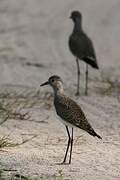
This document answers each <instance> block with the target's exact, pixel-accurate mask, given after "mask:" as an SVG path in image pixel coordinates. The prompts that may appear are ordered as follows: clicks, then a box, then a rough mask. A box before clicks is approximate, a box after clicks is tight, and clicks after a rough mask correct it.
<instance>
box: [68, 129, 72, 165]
mask: <svg viewBox="0 0 120 180" xmlns="http://www.w3.org/2000/svg"><path fill="white" fill-rule="evenodd" d="M72 149H73V128H72V136H71V147H70V159H69V164H71V157H72Z"/></svg>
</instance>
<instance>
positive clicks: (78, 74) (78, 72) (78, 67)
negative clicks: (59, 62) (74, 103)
mask: <svg viewBox="0 0 120 180" xmlns="http://www.w3.org/2000/svg"><path fill="white" fill-rule="evenodd" d="M76 63H77V92H76V94H75V95H76V96H79V95H80V91H79V89H80V66H79V59H78V58H76Z"/></svg>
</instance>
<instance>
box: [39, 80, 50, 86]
mask: <svg viewBox="0 0 120 180" xmlns="http://www.w3.org/2000/svg"><path fill="white" fill-rule="evenodd" d="M48 84H49V82H48V81H47V82H45V83H43V84H41V85H40V86H45V85H48Z"/></svg>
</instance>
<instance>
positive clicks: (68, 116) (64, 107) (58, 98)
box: [40, 75, 102, 164]
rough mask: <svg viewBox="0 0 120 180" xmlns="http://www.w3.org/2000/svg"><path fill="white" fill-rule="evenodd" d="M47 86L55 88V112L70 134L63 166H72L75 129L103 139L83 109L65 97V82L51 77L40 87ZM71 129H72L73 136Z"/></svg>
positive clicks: (56, 77) (57, 77) (55, 76)
mask: <svg viewBox="0 0 120 180" xmlns="http://www.w3.org/2000/svg"><path fill="white" fill-rule="evenodd" d="M45 85H50V86H51V87H52V88H53V91H54V106H55V110H56V113H57V115H58V116H59V117H60V120H61V122H62V123H63V124H64V125H65V128H66V130H67V134H68V144H67V148H66V152H65V156H64V159H63V162H62V163H61V164H71V157H72V147H73V128H74V127H77V128H80V129H82V130H84V131H86V132H87V133H89V134H90V135H92V136H94V137H97V138H99V139H102V137H101V136H100V135H98V134H97V133H96V132H95V131H94V129H93V128H92V126H91V125H90V123H89V122H88V120H87V118H86V116H85V114H84V112H83V111H82V109H81V107H80V106H79V105H78V104H77V103H76V102H75V101H74V100H72V99H71V98H69V97H68V96H67V95H65V92H64V88H63V81H62V79H61V78H60V77H59V76H58V75H53V76H51V77H49V79H48V80H47V81H46V82H45V83H43V84H41V85H40V86H45ZM70 128H72V131H71V134H70ZM69 147H70V155H69V161H68V163H66V159H67V157H68V150H69Z"/></svg>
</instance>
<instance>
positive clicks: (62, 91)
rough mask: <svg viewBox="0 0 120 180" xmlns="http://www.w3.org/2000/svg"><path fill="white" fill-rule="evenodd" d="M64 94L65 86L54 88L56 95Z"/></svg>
mask: <svg viewBox="0 0 120 180" xmlns="http://www.w3.org/2000/svg"><path fill="white" fill-rule="evenodd" d="M63 94H64V90H63V87H62V88H56V89H54V95H55V96H59V95H63Z"/></svg>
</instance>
